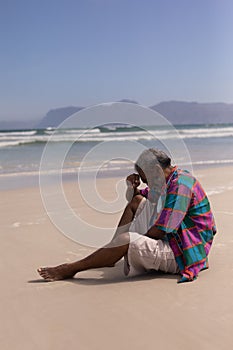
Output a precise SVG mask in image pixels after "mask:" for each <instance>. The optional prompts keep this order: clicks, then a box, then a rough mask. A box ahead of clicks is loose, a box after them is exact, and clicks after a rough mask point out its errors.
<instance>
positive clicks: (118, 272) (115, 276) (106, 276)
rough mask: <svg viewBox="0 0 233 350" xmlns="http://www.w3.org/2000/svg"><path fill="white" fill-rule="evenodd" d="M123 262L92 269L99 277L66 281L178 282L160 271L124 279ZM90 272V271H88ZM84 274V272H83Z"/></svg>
mask: <svg viewBox="0 0 233 350" xmlns="http://www.w3.org/2000/svg"><path fill="white" fill-rule="evenodd" d="M123 270H124V262H123V261H120V262H118V263H117V264H116V265H115V267H105V268H101V269H94V270H93V271H98V272H100V273H101V275H100V277H99V276H98V277H93V278H90V277H79V276H78V275H77V277H74V278H70V279H67V280H66V281H67V282H70V283H75V284H81V285H90V286H91V285H95V286H98V285H104V284H116V283H129V282H130V283H132V282H137V281H146V280H152V279H158V278H159V279H174V280H177V281H178V280H179V279H180V275H178V274H176V275H172V274H168V273H164V272H162V271H150V272H148V273H146V274H143V275H140V276H135V277H126V276H125V275H124V273H123ZM89 271H90V270H89ZM83 273H84V272H83ZM88 273H90V272H88ZM28 283H49V282H48V281H45V280H43V279H42V278H40V279H36V280H30V281H28Z"/></svg>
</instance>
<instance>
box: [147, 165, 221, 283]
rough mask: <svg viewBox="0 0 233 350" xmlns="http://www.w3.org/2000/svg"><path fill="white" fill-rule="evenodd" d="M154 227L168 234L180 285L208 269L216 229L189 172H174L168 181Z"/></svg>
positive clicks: (205, 203) (194, 180)
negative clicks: (162, 204)
mask: <svg viewBox="0 0 233 350" xmlns="http://www.w3.org/2000/svg"><path fill="white" fill-rule="evenodd" d="M142 194H145V195H146V192H145V193H142ZM155 225H156V227H157V228H158V229H160V230H162V231H164V232H166V234H167V235H166V238H167V239H168V241H169V244H170V247H171V249H172V251H173V253H174V255H175V259H176V261H177V264H178V266H179V269H180V272H181V275H182V277H181V280H180V281H179V282H186V281H192V280H194V279H196V277H197V275H198V273H199V272H200V271H201V270H203V269H206V268H208V254H209V251H210V248H211V244H212V241H213V237H214V235H215V233H216V226H215V222H214V217H213V213H212V211H211V208H210V203H209V200H208V198H207V196H206V194H205V192H204V190H203V188H202V187H201V185H200V183H199V182H198V181H197V179H196V178H195V177H193V176H192V175H191V174H190V173H189V172H188V171H185V170H181V169H178V168H177V167H175V168H174V169H173V171H172V173H171V174H170V176H169V178H168V179H167V192H166V198H165V203H164V207H163V209H162V211H161V212H160V214H159V216H158V218H157V219H156V222H155Z"/></svg>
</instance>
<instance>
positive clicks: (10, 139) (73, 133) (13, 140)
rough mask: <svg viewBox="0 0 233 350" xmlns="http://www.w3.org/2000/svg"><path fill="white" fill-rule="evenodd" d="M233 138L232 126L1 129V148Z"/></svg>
mask: <svg viewBox="0 0 233 350" xmlns="http://www.w3.org/2000/svg"><path fill="white" fill-rule="evenodd" d="M227 137H228V138H232V137H233V126H232V125H231V126H227V127H226V126H220V127H216V126H214V127H208V126H200V127H197V126H195V127H194V126H193V127H189V128H188V127H177V128H176V129H175V128H174V129H168V128H166V127H164V128H162V127H155V126H154V127H153V126H152V127H145V128H143V127H142V128H138V127H125V128H123V127H118V126H114V127H113V128H112V129H110V127H108V128H107V127H99V128H93V129H52V130H48V129H44V130H43V129H42V130H21V131H20V130H17V131H9V130H8V131H6V132H5V131H1V132H0V148H5V147H15V146H21V145H25V144H34V143H46V142H48V141H49V142H72V143H73V142H82V143H83V142H104V141H140V140H146V141H151V140H155V139H156V140H168V139H177V138H180V139H184V140H185V139H209V138H227Z"/></svg>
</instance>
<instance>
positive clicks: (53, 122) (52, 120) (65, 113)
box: [36, 106, 84, 129]
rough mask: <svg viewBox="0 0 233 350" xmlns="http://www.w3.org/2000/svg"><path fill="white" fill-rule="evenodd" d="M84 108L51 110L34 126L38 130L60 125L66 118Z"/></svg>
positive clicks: (71, 107)
mask: <svg viewBox="0 0 233 350" xmlns="http://www.w3.org/2000/svg"><path fill="white" fill-rule="evenodd" d="M83 108H84V107H74V106H70V107H62V108H57V109H51V110H50V111H48V113H47V114H46V116H45V117H44V118H43V119H42V120H41V121H40V122H39V123H38V125H36V127H37V128H38V129H43V128H47V127H56V126H58V125H59V124H61V123H62V122H63V121H64V120H65V119H66V118H67V117H69V116H71V115H72V114H74V113H77V112H79V111H81V110H82V109H83Z"/></svg>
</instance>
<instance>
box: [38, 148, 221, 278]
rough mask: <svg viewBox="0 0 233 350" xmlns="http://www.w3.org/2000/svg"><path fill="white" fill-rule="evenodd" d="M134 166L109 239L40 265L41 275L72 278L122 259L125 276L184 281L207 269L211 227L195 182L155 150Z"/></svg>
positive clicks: (210, 217) (206, 204)
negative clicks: (170, 276) (66, 259)
mask: <svg viewBox="0 0 233 350" xmlns="http://www.w3.org/2000/svg"><path fill="white" fill-rule="evenodd" d="M135 170H136V171H137V173H138V174H131V175H129V176H128V177H127V185H128V189H127V193H126V197H127V199H128V200H129V203H128V205H127V206H126V208H125V210H124V213H123V215H122V217H121V220H120V222H119V225H118V228H117V230H116V233H115V235H114V237H113V239H112V241H111V242H110V243H109V244H108V245H106V246H105V247H103V248H100V249H99V250H97V251H95V252H94V253H93V254H91V255H89V256H87V257H86V258H84V259H82V260H79V261H76V262H73V263H67V264H62V265H59V266H56V267H45V268H39V269H38V272H39V274H40V275H41V277H43V278H44V279H45V280H47V281H54V280H61V279H66V278H72V277H73V276H74V275H75V274H76V273H78V272H80V271H84V270H88V269H93V268H101V267H113V266H114V265H115V263H116V262H117V261H119V260H120V259H121V258H122V257H125V269H124V270H125V274H126V275H129V276H134V275H138V274H142V273H145V272H147V271H150V270H161V271H164V272H167V273H180V274H181V279H180V281H179V282H187V281H193V280H194V279H196V277H197V275H198V273H199V272H200V271H201V270H203V269H206V268H208V253H209V251H210V248H211V244H212V241H213V237H214V235H215V233H216V228H215V223H214V218H213V214H212V212H211V209H210V204H209V201H208V198H207V196H206V194H205V192H204V190H203V189H202V187H201V185H200V183H199V182H198V181H197V180H196V179H195V178H194V177H193V176H192V175H191V174H190V173H189V172H187V171H183V170H181V169H178V168H177V167H176V166H172V165H171V159H170V158H169V157H168V156H167V154H165V153H164V152H162V151H160V150H157V149H148V150H145V151H144V152H143V153H142V154H141V155H140V156H139V158H138V160H137V162H136V164H135ZM139 177H140V178H141V180H142V181H143V182H144V183H146V184H147V185H148V187H147V188H146V189H145V190H141V191H140V190H139V189H138V186H139V185H140V180H139Z"/></svg>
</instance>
